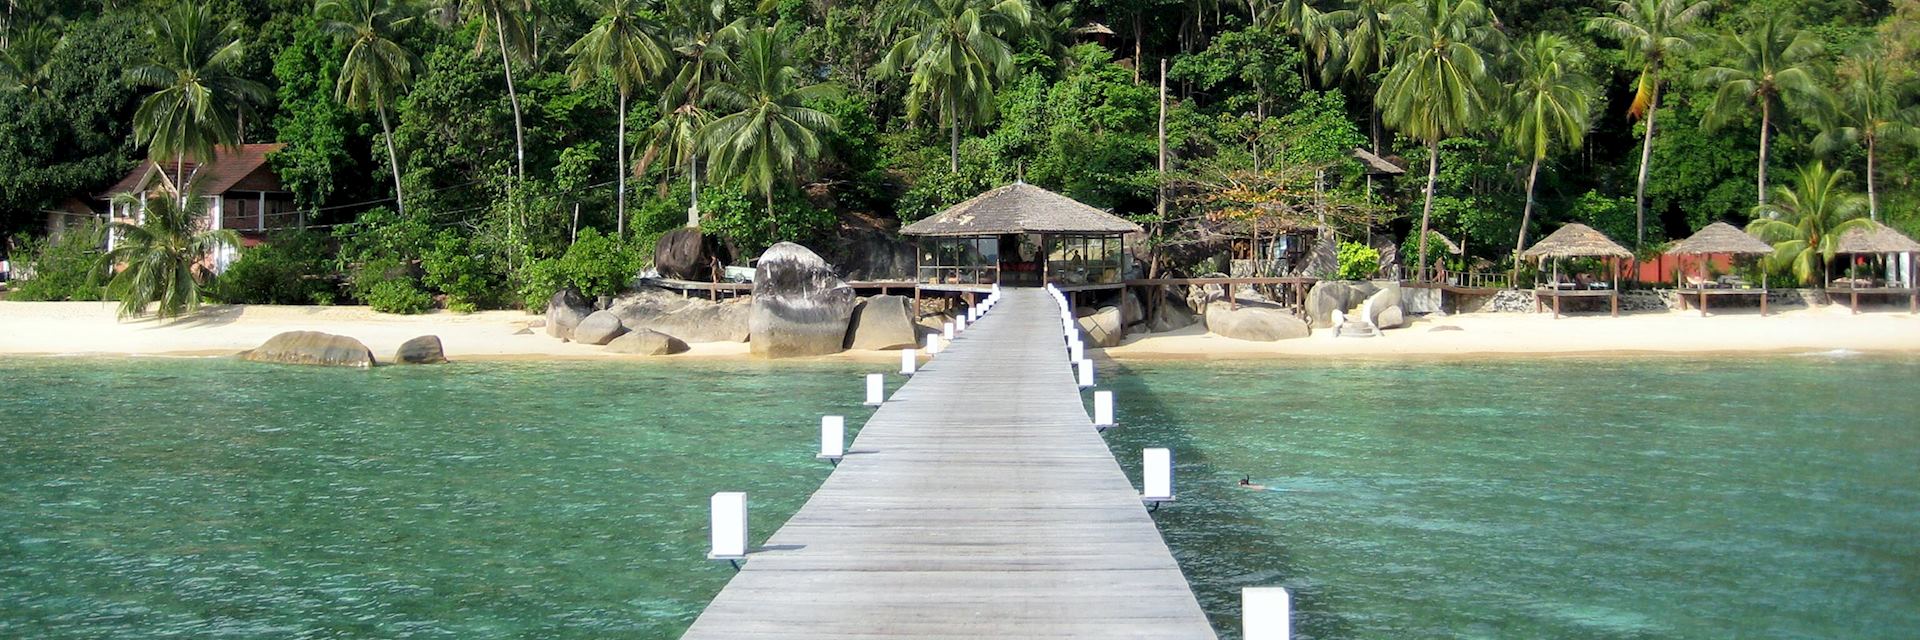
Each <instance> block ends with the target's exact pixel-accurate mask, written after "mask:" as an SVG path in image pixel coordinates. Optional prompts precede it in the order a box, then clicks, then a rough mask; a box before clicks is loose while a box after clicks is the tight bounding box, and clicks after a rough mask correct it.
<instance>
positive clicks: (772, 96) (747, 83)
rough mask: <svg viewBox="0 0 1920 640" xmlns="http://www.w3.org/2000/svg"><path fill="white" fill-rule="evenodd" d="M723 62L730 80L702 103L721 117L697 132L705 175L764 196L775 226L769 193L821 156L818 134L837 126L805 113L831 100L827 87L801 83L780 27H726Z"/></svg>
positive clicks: (831, 88) (824, 116)
mask: <svg viewBox="0 0 1920 640" xmlns="http://www.w3.org/2000/svg"><path fill="white" fill-rule="evenodd" d="M727 31H728V32H729V34H730V35H729V37H728V40H729V43H728V45H727V47H726V50H725V52H724V53H723V57H722V61H723V65H724V68H725V69H726V70H727V75H728V77H729V80H728V81H727V82H722V83H718V84H715V85H713V86H712V87H709V88H708V89H707V95H706V99H707V102H708V104H709V105H710V106H712V107H713V108H714V109H716V112H717V113H724V114H726V115H723V116H720V117H719V118H718V119H716V120H714V121H713V122H711V123H708V124H707V126H706V127H704V128H702V129H701V130H700V136H699V138H700V147H701V148H702V149H703V150H704V152H705V153H706V154H707V156H708V157H709V158H711V159H712V161H711V162H709V163H708V164H707V177H708V178H709V179H713V180H737V181H739V182H740V184H741V186H742V187H744V188H746V189H747V190H748V191H757V192H759V193H760V195H761V196H764V197H765V198H766V203H767V224H768V226H769V227H770V228H774V227H775V224H776V223H775V219H774V214H773V190H774V187H775V186H777V185H778V183H779V182H780V181H781V180H782V179H784V178H786V177H788V176H791V175H793V174H796V173H799V172H801V171H803V170H805V169H806V168H807V166H808V165H809V164H810V163H811V162H812V160H813V158H815V157H817V156H819V155H820V151H821V149H822V148H823V145H822V144H821V141H820V135H821V134H824V133H830V132H833V131H835V130H837V129H838V128H839V124H838V123H836V122H834V119H833V116H830V115H827V114H826V113H824V112H821V111H818V110H815V109H811V108H808V107H807V106H805V103H806V102H807V101H808V100H815V99H821V98H829V97H833V96H834V95H836V94H838V92H839V88H838V87H835V86H833V85H830V84H816V85H811V86H806V87H801V86H798V85H799V81H800V71H799V70H797V69H795V68H794V67H793V63H792V62H791V61H790V60H788V58H787V49H788V47H787V42H789V41H790V39H791V37H792V34H791V33H789V32H788V30H787V29H786V28H784V26H783V25H774V26H768V27H763V26H759V25H757V24H753V23H749V22H745V21H742V22H736V23H734V25H733V26H729V27H728V28H727Z"/></svg>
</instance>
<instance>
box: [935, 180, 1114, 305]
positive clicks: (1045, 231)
mask: <svg viewBox="0 0 1920 640" xmlns="http://www.w3.org/2000/svg"><path fill="white" fill-rule="evenodd" d="M1141 232H1142V230H1141V229H1140V225H1137V224H1134V223H1132V222H1129V221H1128V220H1126V219H1125V218H1121V217H1119V216H1116V215H1113V214H1110V213H1107V212H1105V211H1101V210H1099V209H1095V208H1093V207H1090V206H1087V205H1086V204H1083V203H1081V202H1079V201H1076V200H1074V199H1072V198H1068V197H1066V196H1063V195H1060V194H1058V193H1054V192H1052V191H1048V190H1046V189H1042V188H1040V187H1036V186H1033V185H1030V184H1027V183H1025V182H1016V183H1014V184H1010V185H1007V186H1004V187H1000V188H998V189H994V190H992V191H988V192H986V193H982V194H980V195H977V196H974V197H973V198H971V199H969V200H967V201H966V202H962V203H960V204H957V205H954V206H953V207H952V208H949V209H947V210H946V211H942V212H940V213H938V214H935V215H933V216H931V217H928V218H926V219H924V220H921V221H919V222H915V223H913V224H910V225H907V226H906V227H905V228H903V229H901V230H900V233H901V234H903V235H907V236H911V237H913V238H914V244H915V249H916V250H915V252H914V254H915V256H916V257H917V262H918V265H917V269H916V280H917V281H918V282H919V284H920V287H919V288H920V289H924V290H929V291H943V290H944V291H961V292H978V291H985V290H988V289H991V288H992V287H993V285H994V284H996V283H1000V284H1006V285H1008V286H1040V285H1042V284H1045V283H1052V284H1054V285H1056V286H1058V287H1060V288H1061V289H1062V290H1066V291H1084V290H1092V289H1119V288H1121V287H1124V286H1126V285H1125V282H1126V275H1125V271H1126V264H1127V260H1126V256H1127V247H1126V235H1127V234H1129V233H1141Z"/></svg>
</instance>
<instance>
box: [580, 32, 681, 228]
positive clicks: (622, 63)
mask: <svg viewBox="0 0 1920 640" xmlns="http://www.w3.org/2000/svg"><path fill="white" fill-rule="evenodd" d="M598 10H599V14H600V20H599V21H598V22H596V23H594V25H593V29H591V30H589V31H587V33H586V35H583V36H580V40H579V41H578V42H575V43H573V46H572V47H568V48H567V55H570V56H573V65H572V66H571V67H569V68H568V73H570V74H571V75H572V76H573V86H574V88H576V89H577V88H579V87H580V86H581V85H584V84H586V83H588V82H592V81H593V80H594V79H595V78H598V77H600V76H603V75H604V76H611V77H612V78H613V87H614V91H615V93H617V94H619V103H620V104H619V107H618V109H619V118H618V120H619V133H617V134H616V135H615V138H614V154H615V157H616V158H618V159H619V160H618V161H617V162H616V164H615V167H616V170H615V173H617V174H618V178H617V180H618V181H619V190H620V195H619V196H618V197H617V198H616V199H615V200H616V201H617V204H616V205H615V209H614V211H615V215H616V216H617V217H618V222H616V223H615V227H616V230H615V233H616V234H618V235H616V237H618V238H620V239H622V240H625V239H626V237H627V173H628V167H627V98H629V97H631V96H632V95H633V90H634V89H635V88H638V87H639V86H640V85H642V84H645V83H648V82H651V81H652V80H653V78H654V77H656V76H658V75H660V71H661V70H662V69H664V68H666V66H667V56H666V53H665V52H664V51H661V49H660V41H659V40H658V39H657V38H656V37H655V35H654V32H655V31H656V27H655V26H654V24H653V22H652V21H651V20H649V19H648V18H647V17H646V15H644V14H643V13H642V11H643V9H642V7H641V6H640V3H639V2H638V1H637V0H598Z"/></svg>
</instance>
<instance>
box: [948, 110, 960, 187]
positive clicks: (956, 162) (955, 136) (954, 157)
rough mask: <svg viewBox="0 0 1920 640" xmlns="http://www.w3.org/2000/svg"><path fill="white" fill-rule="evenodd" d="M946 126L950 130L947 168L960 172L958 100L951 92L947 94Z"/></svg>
mask: <svg viewBox="0 0 1920 640" xmlns="http://www.w3.org/2000/svg"><path fill="white" fill-rule="evenodd" d="M947 128H948V129H949V130H951V132H952V136H951V138H952V144H951V145H950V149H949V152H948V155H947V170H948V171H952V172H954V173H959V172H960V100H959V98H957V97H955V96H954V95H953V94H951V93H949V94H947Z"/></svg>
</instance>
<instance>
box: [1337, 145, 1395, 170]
mask: <svg viewBox="0 0 1920 640" xmlns="http://www.w3.org/2000/svg"><path fill="white" fill-rule="evenodd" d="M1348 154H1349V155H1351V156H1353V159H1354V160H1356V161H1358V162H1359V163H1360V165H1361V166H1363V167H1366V170H1367V175H1374V176H1399V175H1406V173H1407V170H1406V168H1405V167H1402V166H1400V165H1397V164H1394V163H1393V161H1392V160H1388V159H1386V158H1382V157H1380V156H1379V155H1377V154H1375V153H1374V152H1372V151H1368V150H1366V149H1362V148H1359V147H1354V148H1353V150H1352V151H1350V152H1348Z"/></svg>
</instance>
